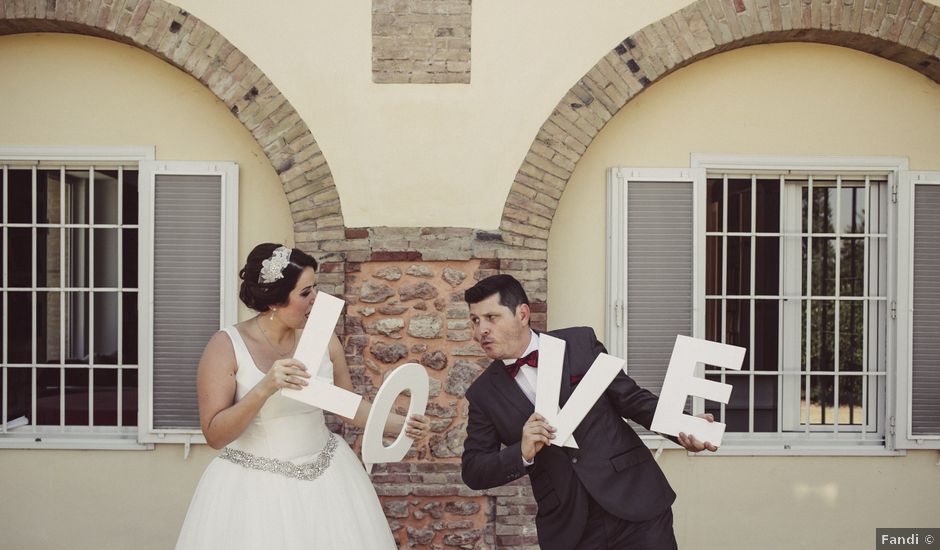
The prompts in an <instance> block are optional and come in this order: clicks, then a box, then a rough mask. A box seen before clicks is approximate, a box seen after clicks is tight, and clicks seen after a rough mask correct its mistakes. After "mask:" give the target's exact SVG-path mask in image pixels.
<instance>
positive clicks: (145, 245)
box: [138, 160, 238, 455]
mask: <svg viewBox="0 0 940 550" xmlns="http://www.w3.org/2000/svg"><path fill="white" fill-rule="evenodd" d="M158 175H205V176H220V177H221V180H222V181H221V183H222V203H223V208H222V220H221V228H220V230H221V248H222V259H223V261H222V265H220V266H219V270H220V271H219V275H220V280H221V281H222V285H221V288H219V303H220V304H221V306H222V307H221V308H220V311H219V327H220V328H221V327H225V326H228V325H232V324H234V323H235V322H236V321H237V318H238V300H237V296H236V292H237V290H238V277H237V274H238V165H236V164H235V163H233V162H222V161H218V162H191V161H153V160H150V161H147V162H141V163H140V171H139V176H138V185H139V186H140V196H141V200H140V209H141V210H140V238H139V241H140V253H139V257H138V261H139V266H140V267H139V269H140V277H141V278H144V277H146V278H147V284H146V285H143V284H142V285H140V296H139V300H140V302H139V308H140V312H141V314H140V321H139V324H140V328H139V334H140V335H141V339H140V343H139V350H138V351H139V356H140V357H139V367H138V368H139V373H138V395H139V406H138V426H139V428H140V429H139V431H138V438H139V440H140V442H141V443H147V444H153V443H182V444H183V445H185V448H186V450H185V451H184V455H188V451H189V446H190V445H191V444H194V443H195V444H204V443H206V439H205V436H204V435H203V434H202V431H201V430H200V429H198V427H197V428H195V429H191V430H188V429H185V430H184V429H156V428H154V426H153V338H152V333H153V288H154V287H153V220H154V209H153V207H154V191H155V189H154V183H155V181H156V177H157V176H158ZM144 335H146V338H143V336H144ZM193 368H195V365H194V366H193Z"/></svg>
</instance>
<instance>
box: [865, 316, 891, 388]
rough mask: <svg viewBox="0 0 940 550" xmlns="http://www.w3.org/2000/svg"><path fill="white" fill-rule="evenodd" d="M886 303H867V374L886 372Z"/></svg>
mask: <svg viewBox="0 0 940 550" xmlns="http://www.w3.org/2000/svg"><path fill="white" fill-rule="evenodd" d="M887 319H888V303H887V302H886V301H883V300H878V301H872V302H869V303H868V362H867V364H868V369H867V371H868V372H885V371H886V370H887V364H888V361H887V345H886V342H887V331H888V321H887Z"/></svg>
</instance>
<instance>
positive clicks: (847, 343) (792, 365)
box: [705, 172, 889, 440]
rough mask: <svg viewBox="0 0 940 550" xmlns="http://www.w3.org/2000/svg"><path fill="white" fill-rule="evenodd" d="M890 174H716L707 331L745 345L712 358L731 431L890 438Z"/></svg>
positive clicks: (719, 412) (709, 200)
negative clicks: (732, 368) (725, 390)
mask: <svg viewBox="0 0 940 550" xmlns="http://www.w3.org/2000/svg"><path fill="white" fill-rule="evenodd" d="M888 182H889V176H888V175H886V174H877V175H872V174H852V173H843V174H828V173H820V174H815V175H814V174H802V175H796V174H792V173H786V174H768V173H760V174H748V173H740V172H729V173H709V174H708V179H707V183H706V188H707V189H706V212H705V216H706V233H705V235H706V250H705V272H706V277H705V278H706V281H705V337H706V338H707V339H710V340H715V341H721V342H726V343H730V344H734V345H739V346H742V347H745V348H747V349H748V353H747V356H746V358H745V364H744V368H743V369H742V371H741V372H740V373H736V372H735V373H731V372H727V371H725V370H723V369H717V368H709V367H708V366H706V370H705V375H706V378H708V379H711V380H717V381H721V382H723V383H726V384H730V385H731V386H732V387H733V391H732V397H731V402H729V403H728V404H727V405H725V404H712V403H709V404H707V406H706V409H705V410H706V412H712V413H714V414H715V415H716V417H717V418H718V419H719V420H720V421H721V422H725V423H726V424H727V425H728V428H727V430H728V432H729V433H730V432H747V433H751V434H754V433H756V432H769V433H774V432H776V433H778V434H780V433H784V432H786V433H793V432H802V433H804V434H805V435H806V437H810V438H811V437H813V435H812V434H816V433H819V432H823V433H825V434H829V435H831V434H839V433H850V434H852V437H854V438H858V437H861V438H863V439H869V438H870V439H872V440H883V438H884V425H883V420H882V419H883V418H884V408H885V392H886V374H887V369H886V365H887V353H886V340H887V337H886V328H885V327H886V324H887V317H888V314H889V312H888V297H887V296H888V294H887V242H888V224H887V207H888V206H887V200H888V199H887V197H888Z"/></svg>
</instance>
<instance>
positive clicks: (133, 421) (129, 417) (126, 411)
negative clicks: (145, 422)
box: [121, 369, 137, 426]
mask: <svg viewBox="0 0 940 550" xmlns="http://www.w3.org/2000/svg"><path fill="white" fill-rule="evenodd" d="M121 379H122V380H121V391H122V396H123V397H122V405H123V406H122V407H121V408H122V410H121V415H122V418H121V423H122V424H124V425H125V426H136V425H137V369H121Z"/></svg>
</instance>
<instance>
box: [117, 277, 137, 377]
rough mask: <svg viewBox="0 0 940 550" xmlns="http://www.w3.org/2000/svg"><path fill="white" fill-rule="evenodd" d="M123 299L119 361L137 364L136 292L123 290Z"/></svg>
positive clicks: (125, 363) (126, 363)
mask: <svg viewBox="0 0 940 550" xmlns="http://www.w3.org/2000/svg"><path fill="white" fill-rule="evenodd" d="M121 299H122V300H123V301H124V302H123V305H122V308H123V311H122V314H123V315H122V317H123V323H124V325H123V326H122V327H121V330H122V338H121V340H122V341H121V362H122V364H124V365H136V364H137V293H136V292H123V293H121Z"/></svg>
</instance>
